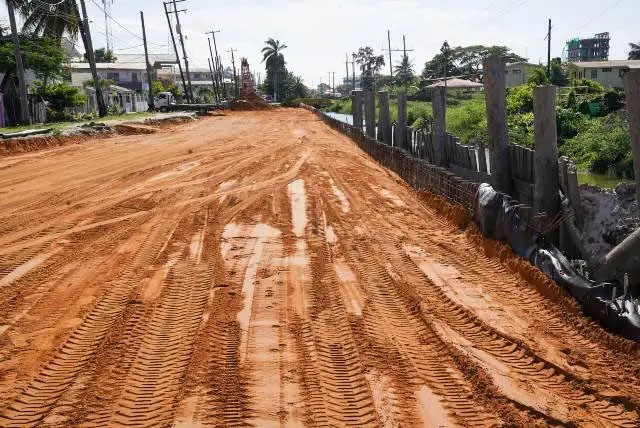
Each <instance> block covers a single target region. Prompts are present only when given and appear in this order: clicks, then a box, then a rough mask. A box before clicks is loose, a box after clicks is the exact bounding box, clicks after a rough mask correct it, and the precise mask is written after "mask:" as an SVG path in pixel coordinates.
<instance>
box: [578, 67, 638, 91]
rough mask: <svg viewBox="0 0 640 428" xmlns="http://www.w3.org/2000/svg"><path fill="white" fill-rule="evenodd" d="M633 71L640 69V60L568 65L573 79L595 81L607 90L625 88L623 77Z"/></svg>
mask: <svg viewBox="0 0 640 428" xmlns="http://www.w3.org/2000/svg"><path fill="white" fill-rule="evenodd" d="M633 69H640V60H611V61H589V62H574V63H570V64H569V65H568V70H569V77H570V78H571V79H590V80H595V81H596V82H598V83H600V84H601V85H602V86H604V87H605V88H624V83H623V81H622V77H623V76H624V74H625V73H626V72H628V71H629V70H633Z"/></svg>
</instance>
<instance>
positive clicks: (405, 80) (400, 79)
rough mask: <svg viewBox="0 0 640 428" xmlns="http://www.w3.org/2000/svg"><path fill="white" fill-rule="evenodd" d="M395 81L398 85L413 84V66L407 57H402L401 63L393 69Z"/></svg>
mask: <svg viewBox="0 0 640 428" xmlns="http://www.w3.org/2000/svg"><path fill="white" fill-rule="evenodd" d="M395 71H396V75H395V80H396V83H398V84H399V85H403V86H407V85H409V84H411V82H413V79H414V77H415V75H414V73H413V64H412V63H411V61H409V57H408V56H406V55H403V57H402V61H401V62H400V63H399V64H398V65H396V67H395Z"/></svg>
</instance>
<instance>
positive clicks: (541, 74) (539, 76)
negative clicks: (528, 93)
mask: <svg viewBox="0 0 640 428" xmlns="http://www.w3.org/2000/svg"><path fill="white" fill-rule="evenodd" d="M527 83H529V84H531V85H536V86H540V85H548V84H549V83H550V81H549V78H548V77H547V73H545V71H544V70H543V69H542V68H541V67H538V68H534V69H533V72H532V73H531V76H530V77H529V80H528V81H527Z"/></svg>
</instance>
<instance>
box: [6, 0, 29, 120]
mask: <svg viewBox="0 0 640 428" xmlns="http://www.w3.org/2000/svg"><path fill="white" fill-rule="evenodd" d="M7 10H8V11H9V22H10V24H11V40H12V41H13V54H14V56H15V57H16V72H17V73H18V91H19V93H20V123H22V124H24V125H30V124H31V115H30V114H29V100H28V99H27V84H26V82H25V80H24V65H23V64H22V52H20V39H19V38H18V28H17V27H16V15H15V12H14V10H13V2H12V0H7Z"/></svg>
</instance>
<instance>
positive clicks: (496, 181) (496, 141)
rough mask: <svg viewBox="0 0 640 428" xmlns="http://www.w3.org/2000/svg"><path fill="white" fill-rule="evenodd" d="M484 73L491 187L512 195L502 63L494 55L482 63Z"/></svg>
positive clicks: (500, 59)
mask: <svg viewBox="0 0 640 428" xmlns="http://www.w3.org/2000/svg"><path fill="white" fill-rule="evenodd" d="M482 67H483V70H484V96H485V102H486V109H487V125H488V128H489V129H488V130H489V162H490V170H491V176H492V178H493V186H494V187H495V188H496V189H497V190H499V191H501V192H504V193H508V194H511V175H510V174H511V173H510V166H509V150H508V147H507V146H508V144H509V134H508V133H507V109H506V89H505V62H504V60H503V59H502V58H500V57H497V56H490V57H488V58H485V59H484V60H483V61H482Z"/></svg>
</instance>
